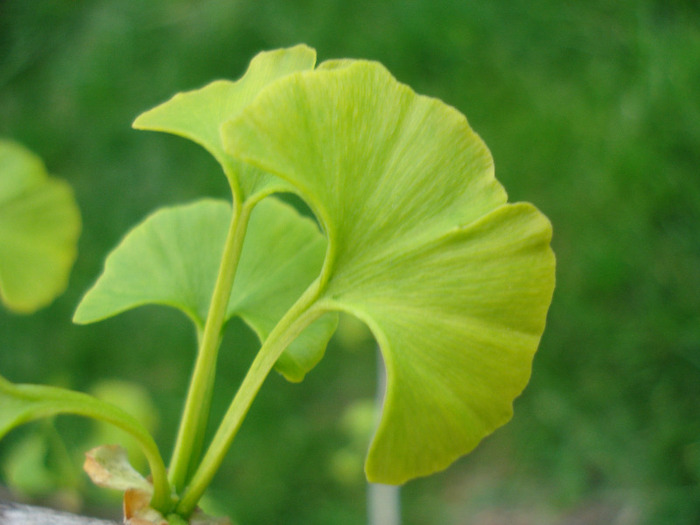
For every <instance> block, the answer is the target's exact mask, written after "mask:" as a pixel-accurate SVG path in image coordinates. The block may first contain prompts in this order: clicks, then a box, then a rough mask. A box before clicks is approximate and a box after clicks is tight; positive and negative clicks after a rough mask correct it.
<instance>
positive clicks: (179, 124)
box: [134, 45, 316, 200]
mask: <svg viewBox="0 0 700 525" xmlns="http://www.w3.org/2000/svg"><path fill="white" fill-rule="evenodd" d="M315 62H316V52H315V51H314V50H313V49H311V48H309V47H306V46H304V45H298V46H295V47H291V48H288V49H278V50H276V51H268V52H263V53H260V54H258V55H257V56H256V57H255V58H253V60H252V61H251V63H250V66H249V67H248V70H247V71H246V73H245V75H243V77H242V78H241V79H240V80H237V81H235V82H231V81H229V80H218V81H215V82H212V83H211V84H208V85H207V86H205V87H203V88H201V89H197V90H194V91H188V92H185V93H178V94H177V95H175V96H174V97H173V98H171V99H170V100H168V101H167V102H164V103H163V104H160V105H159V106H156V107H155V108H153V109H151V110H149V111H146V112H145V113H143V114H142V115H140V116H139V117H138V118H137V119H136V121H135V122H134V127H135V128H138V129H147V130H152V131H164V132H167V133H173V134H175V135H180V136H182V137H185V138H188V139H190V140H192V141H194V142H197V143H198V144H200V145H201V146H203V147H204V148H206V150H207V151H209V153H211V154H212V155H213V156H214V157H215V158H216V160H217V161H218V162H219V164H221V166H222V168H223V169H224V172H225V173H226V176H227V177H228V179H229V184H230V185H231V188H232V189H233V191H234V194H236V195H238V193H239V191H240V192H241V193H242V197H243V199H244V200H245V199H247V198H249V197H251V196H254V195H265V194H269V193H272V192H275V191H281V190H284V189H287V188H288V186H287V185H286V184H284V183H283V182H282V181H281V180H280V179H278V178H276V177H272V176H270V175H267V174H265V173H263V172H261V171H260V170H257V169H255V168H252V167H251V166H248V165H245V164H241V163H239V162H237V161H236V160H235V159H233V158H232V157H231V156H230V155H228V154H227V153H226V152H225V151H224V150H223V148H222V145H221V139H220V136H219V128H220V126H221V124H223V123H224V122H226V121H227V120H229V119H231V118H233V117H234V116H236V115H237V114H238V113H240V111H241V110H242V109H243V108H245V107H246V106H247V105H248V104H249V103H250V102H251V101H252V100H253V99H254V98H255V96H257V94H258V93H259V92H260V90H261V89H263V88H264V87H265V86H267V85H268V84H269V83H271V82H273V81H274V80H276V79H278V78H281V77H283V76H285V75H288V74H290V73H293V72H295V71H302V70H306V69H311V68H313V67H314V63H315Z"/></svg>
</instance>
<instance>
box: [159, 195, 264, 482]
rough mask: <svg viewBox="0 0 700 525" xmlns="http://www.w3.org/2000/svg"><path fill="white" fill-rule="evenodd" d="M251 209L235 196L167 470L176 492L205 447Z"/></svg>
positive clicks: (186, 479)
mask: <svg viewBox="0 0 700 525" xmlns="http://www.w3.org/2000/svg"><path fill="white" fill-rule="evenodd" d="M252 208H253V206H252V205H250V204H249V203H244V204H242V205H241V204H240V203H239V199H235V198H234V204H233V213H232V216H231V225H230V227H229V231H228V234H227V237H226V243H225V245H224V251H223V254H222V257H221V263H220V265H219V273H218V276H217V279H216V284H215V285H214V291H213V293H212V298H211V302H210V305H209V312H208V314H207V320H206V323H205V325H204V331H203V332H202V334H201V337H199V350H198V352H197V360H196V363H195V366H194V371H193V372H192V378H191V380H190V387H189V391H188V394H187V399H186V401H185V407H184V409H183V414H182V418H181V420H180V427H179V430H178V435H177V439H176V441H175V447H174V450H173V456H172V458H171V462H170V469H169V471H168V472H169V479H170V483H171V484H172V486H173V488H174V489H175V491H176V492H177V493H180V492H181V491H182V490H183V488H184V487H185V485H186V484H187V482H188V476H189V474H190V472H191V469H192V468H193V466H194V465H196V462H197V460H198V459H199V457H200V454H201V451H202V448H203V443H204V435H205V432H206V427H207V423H208V418H209V407H210V404H211V397H212V391H213V387H214V380H215V376H216V361H217V357H218V350H219V346H220V344H221V332H222V328H223V325H224V322H225V320H226V309H227V307H228V303H229V299H230V296H231V289H232V287H233V282H234V278H235V275H236V269H237V268H238V263H239V261H240V257H241V250H242V248H243V240H244V238H245V233H246V229H247V227H248V220H249V218H250V214H251V211H252Z"/></svg>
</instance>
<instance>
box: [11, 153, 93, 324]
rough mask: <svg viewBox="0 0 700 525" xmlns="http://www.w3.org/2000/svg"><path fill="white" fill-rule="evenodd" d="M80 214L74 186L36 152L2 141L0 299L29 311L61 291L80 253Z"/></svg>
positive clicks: (17, 309) (19, 311)
mask: <svg viewBox="0 0 700 525" xmlns="http://www.w3.org/2000/svg"><path fill="white" fill-rule="evenodd" d="M79 235H80V212H79V210H78V207H77V205H76V203H75V198H74V197H73V191H72V190H71V188H70V186H69V185H68V184H67V183H66V182H64V181H62V180H59V179H56V178H53V177H49V176H48V174H47V173H46V168H45V167H44V164H43V163H42V161H41V159H39V158H38V157H37V156H36V155H34V154H33V153H32V152H30V151H29V150H27V149H26V148H24V147H23V146H20V145H19V144H16V143H13V142H7V141H0V299H2V302H3V303H4V304H5V306H7V307H8V308H9V309H11V310H13V311H15V312H18V313H31V312H34V311H36V310H38V309H39V308H41V307H43V306H46V305H48V304H49V303H50V302H51V301H53V300H54V299H55V298H56V297H57V296H58V295H60V294H61V293H63V291H64V290H65V288H66V286H67V285H68V276H69V274H70V270H71V267H72V266H73V262H74V261H75V257H76V254H77V244H78V236H79Z"/></svg>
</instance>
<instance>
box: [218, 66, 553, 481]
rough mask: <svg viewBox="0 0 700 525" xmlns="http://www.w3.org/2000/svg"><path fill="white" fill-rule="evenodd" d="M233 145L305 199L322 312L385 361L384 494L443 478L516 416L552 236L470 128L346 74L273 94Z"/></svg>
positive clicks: (299, 81)
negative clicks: (365, 329) (363, 328)
mask: <svg viewBox="0 0 700 525" xmlns="http://www.w3.org/2000/svg"><path fill="white" fill-rule="evenodd" d="M300 129H301V130H303V133H299V132H298V130H300ZM222 137H223V141H224V145H225V148H226V150H227V151H228V152H229V153H230V154H231V155H232V156H234V157H236V158H240V159H242V160H243V161H246V162H249V163H251V164H252V165H254V166H256V167H258V168H260V169H263V170H265V171H268V172H270V173H274V174H276V175H278V176H279V177H281V178H283V179H285V180H286V181H288V182H289V183H291V184H293V185H294V186H295V187H296V188H297V191H298V193H299V194H300V195H301V196H302V198H304V199H305V200H306V202H307V203H308V204H309V206H310V207H311V208H312V210H313V211H314V213H315V214H316V215H317V217H318V219H319V221H320V223H321V225H322V228H323V230H324V231H325V232H326V234H327V236H328V242H329V246H328V253H327V257H326V259H325V262H324V267H323V270H322V276H321V292H320V294H319V299H318V302H317V306H316V307H317V308H326V309H329V310H344V311H348V312H350V313H353V314H354V315H356V316H357V317H359V318H360V319H362V320H363V321H365V322H366V324H367V325H368V326H369V327H370V329H371V330H372V332H373V333H374V336H375V338H376V339H377V341H378V343H379V345H380V347H381V351H382V354H383V357H384V360H385V362H386V368H387V392H386V398H385V402H384V407H383V413H382V418H381V421H380V424H379V427H378V429H377V432H376V434H375V436H374V438H373V441H372V444H371V446H370V451H369V455H368V458H367V462H366V472H367V475H368V478H369V479H370V480H371V481H379V482H384V483H402V482H404V481H406V480H408V479H411V478H413V477H416V476H421V475H427V474H430V473H432V472H435V471H437V470H440V469H443V468H445V467H446V466H447V465H449V464H450V463H451V462H453V461H454V460H455V459H456V458H458V457H459V456H461V455H463V454H465V453H467V452H469V451H470V450H472V449H473V448H474V447H475V446H476V444H477V443H478V442H479V441H480V440H481V439H482V438H483V437H484V436H486V435H487V434H489V433H490V432H492V431H493V430H494V429H495V428H497V427H498V426H500V425H502V424H504V423H505V422H506V421H507V420H508V419H509V418H510V416H511V412H512V402H513V399H514V398H515V397H516V396H517V395H518V394H519V393H520V392H521V391H522V389H523V388H524V386H525V384H526V383H527V381H528V379H529V375H530V367H531V361H532V357H533V354H534V352H535V350H536V348H537V345H538V343H539V339H540V337H541V334H542V332H543V330H544V324H545V318H546V312H547V309H548V307H549V303H550V301H551V296H552V292H553V287H554V256H553V254H552V251H551V249H550V247H549V242H550V238H551V226H550V224H549V222H548V221H547V219H546V218H545V217H544V216H543V215H542V214H541V213H540V212H538V211H537V210H536V209H535V208H534V207H532V206H531V205H529V204H514V205H513V204H507V203H506V193H505V191H504V190H503V188H502V187H501V185H500V184H499V183H498V182H497V181H496V180H495V178H494V174H493V162H492V159H491V155H490V152H489V151H488V149H487V147H486V145H485V144H484V143H483V142H482V141H481V139H480V138H479V137H478V136H477V135H476V134H475V133H474V132H473V131H472V129H471V128H470V127H469V125H468V123H467V121H466V119H465V117H464V116H463V115H461V114H460V113H459V112H458V111H457V110H455V109H454V108H451V107H449V106H447V105H445V104H444V103H442V102H440V101H439V100H436V99H432V98H428V97H424V96H419V95H416V94H415V93H414V92H413V91H412V90H411V89H410V88H408V87H407V86H405V85H402V84H400V83H398V82H397V81H396V80H395V79H394V78H393V77H392V76H391V75H390V74H389V73H388V72H387V71H386V69H385V68H384V67H383V66H381V65H379V64H376V63H372V62H365V61H341V62H337V63H332V64H330V65H329V67H323V68H319V69H318V70H315V71H313V72H303V73H297V74H294V75H290V76H288V77H286V78H284V79H282V80H280V81H278V82H276V83H275V84H272V85H270V86H269V87H268V88H266V89H265V90H263V91H262V92H261V93H260V95H259V96H258V98H257V99H256V100H255V101H254V102H253V103H251V104H250V105H249V106H248V107H247V108H245V109H244V110H243V111H242V112H241V114H240V115H239V116H238V117H237V118H235V119H233V120H232V121H231V122H229V123H227V124H225V125H224V126H223V127H222Z"/></svg>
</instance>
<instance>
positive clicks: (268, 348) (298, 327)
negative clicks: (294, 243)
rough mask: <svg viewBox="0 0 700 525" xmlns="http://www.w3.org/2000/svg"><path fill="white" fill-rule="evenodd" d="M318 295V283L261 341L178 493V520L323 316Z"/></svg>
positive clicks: (190, 508)
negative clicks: (284, 357) (272, 376)
mask: <svg viewBox="0 0 700 525" xmlns="http://www.w3.org/2000/svg"><path fill="white" fill-rule="evenodd" d="M319 294H320V283H319V281H318V280H316V281H314V282H313V283H311V285H310V286H309V287H308V288H307V290H306V291H305V292H304V294H303V295H302V296H301V297H300V298H299V299H298V300H297V302H296V303H295V304H294V305H293V306H292V307H291V308H290V309H289V310H288V311H287V313H286V314H285V315H284V317H282V319H280V321H279V323H278V324H277V326H275V328H274V330H272V332H270V335H269V336H268V337H267V339H266V340H265V342H264V344H263V345H262V347H261V348H260V350H259V351H258V354H257V356H256V357H255V359H254V360H253V363H252V364H251V365H250V368H249V369H248V372H247V373H246V376H245V378H244V379H243V382H242V383H241V385H240V387H239V389H238V392H236V395H235V396H234V398H233V400H232V402H231V404H230V405H229V408H228V410H227V412H226V415H225V416H224V418H223V420H222V422H221V424H220V425H219V428H218V430H217V432H216V434H215V435H214V438H213V440H212V442H211V444H210V445H209V449H208V450H207V452H206V454H205V456H204V457H203V458H202V461H201V462H200V464H199V467H198V468H197V470H196V471H195V473H194V475H193V476H192V479H191V480H190V483H189V484H188V485H187V487H186V488H185V491H184V492H183V493H182V497H181V499H180V501H179V503H178V505H177V507H176V511H177V513H178V514H180V515H181V516H189V515H190V514H191V513H192V512H193V510H194V508H195V507H196V505H197V502H198V501H199V499H200V498H201V497H202V495H203V494H204V491H205V490H206V488H207V487H208V486H209V484H210V483H211V481H212V479H213V478H214V475H215V474H216V472H217V471H218V469H219V467H220V466H221V463H222V462H223V460H224V457H225V456H226V453H227V451H228V449H229V448H230V446H231V443H232V442H233V439H234V438H235V436H236V434H237V432H238V429H239V428H240V426H241V424H242V423H243V419H244V418H245V416H246V414H247V413H248V410H249V409H250V406H251V404H252V403H253V400H254V399H255V396H256V395H257V393H258V391H259V390H260V388H261V386H262V384H263V382H264V381H265V378H266V377H267V376H268V374H269V373H270V371H271V370H272V368H273V366H274V365H275V363H276V362H277V359H278V358H279V357H280V355H281V354H282V352H284V350H285V349H286V348H287V346H288V345H289V343H290V342H292V341H293V340H294V339H295V338H296V337H297V336H298V335H299V334H300V333H301V332H302V331H303V330H304V329H305V328H306V327H307V326H309V325H310V324H311V323H312V322H313V321H315V320H316V319H318V318H319V317H320V316H321V315H323V314H324V313H325V310H323V309H321V308H314V306H316V304H317V303H316V301H317V299H318V297H319Z"/></svg>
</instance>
